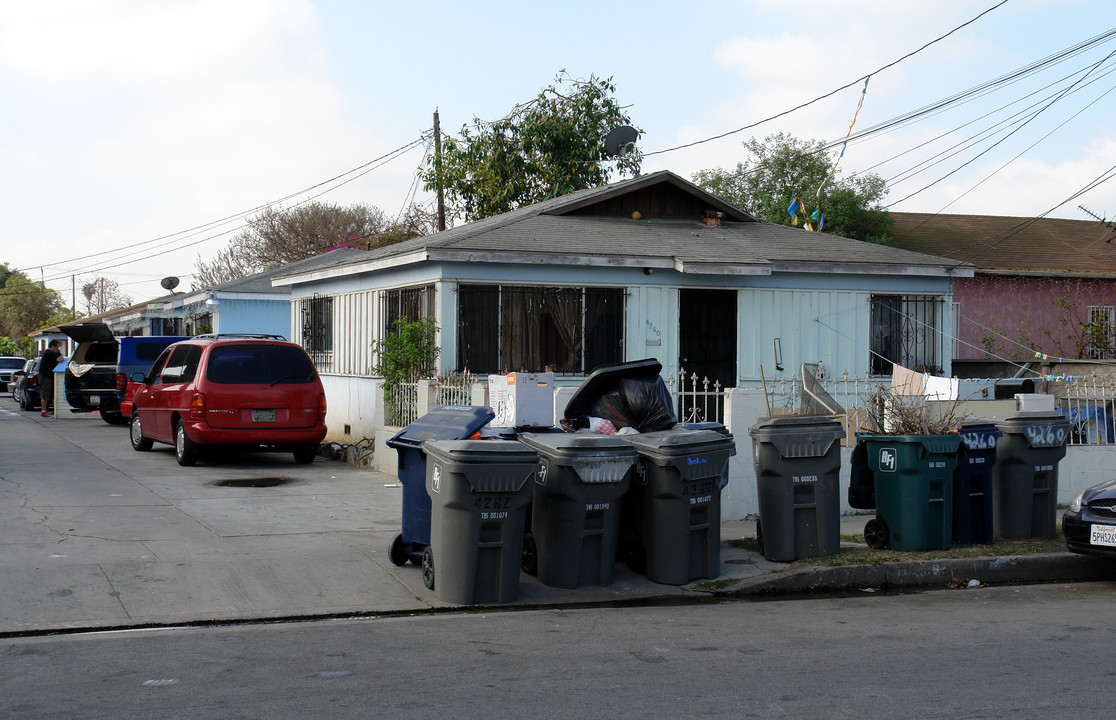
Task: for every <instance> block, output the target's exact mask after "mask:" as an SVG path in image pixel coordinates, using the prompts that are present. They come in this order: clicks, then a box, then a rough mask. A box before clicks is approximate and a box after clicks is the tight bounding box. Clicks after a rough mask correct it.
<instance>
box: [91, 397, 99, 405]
mask: <svg viewBox="0 0 1116 720" xmlns="http://www.w3.org/2000/svg"><path fill="white" fill-rule="evenodd" d="M89 404H90V405H100V404H101V396H100V395H90V396H89Z"/></svg>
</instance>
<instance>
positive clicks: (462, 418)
mask: <svg viewBox="0 0 1116 720" xmlns="http://www.w3.org/2000/svg"><path fill="white" fill-rule="evenodd" d="M494 417H496V413H495V412H493V410H492V408H490V407H475V406H472V405H443V406H442V407H436V408H434V409H433V410H431V411H430V412H428V413H426V414H425V415H423V416H422V417H420V418H419V419H418V420H415V421H414V422H413V423H411V424H410V425H408V426H407V427H405V428H403V429H402V430H400V431H399V432H397V433H395V435H393V436H392V437H391V438H390V439H389V440H388V441H387V446H388V447H390V448H396V449H399V448H415V449H421V448H422V444H423V443H424V442H425V441H427V440H464V439H466V438H468V437H471V436H472V435H473V433H475V432H476V431H478V430H480V429H481V428H482V427H484V426H485V425H487V424H488V422H489V421H490V420H492V418H494Z"/></svg>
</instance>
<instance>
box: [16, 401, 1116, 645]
mask: <svg viewBox="0 0 1116 720" xmlns="http://www.w3.org/2000/svg"><path fill="white" fill-rule="evenodd" d="M401 494H402V491H401V487H400V486H399V483H398V480H397V479H396V477H395V476H393V475H385V474H383V473H378V472H374V471H369V470H364V469H359V468H356V467H353V466H350V465H347V464H344V463H339V462H331V461H324V460H319V461H318V462H315V463H313V464H311V465H296V464H294V463H293V462H292V460H291V457H290V455H289V454H280V455H266V454H257V455H244V456H236V457H231V458H229V459H226V460H215V461H209V462H207V461H205V460H203V461H202V462H200V463H199V464H198V466H197V467H193V468H182V467H179V466H178V464H177V463H176V462H175V460H174V455H173V452H172V450H171V448H170V447H169V446H156V448H155V449H154V450H152V451H151V452H146V453H139V452H135V451H134V450H132V448H131V446H130V444H129V443H128V438H127V428H126V427H120V426H110V425H107V424H105V423H104V422H102V421H101V420H100V419H99V418H86V417H83V418H79V419H40V418H39V416H38V413H29V412H22V411H20V410H18V408H17V406H16V405H15V403H14V402H12V401H11V398H10V396H9V397H8V398H6V399H0V553H2V556H0V557H2V560H0V567H2V573H3V574H2V577H3V582H2V583H0V635H12V634H31V633H42V632H56V631H74V630H79V629H104V628H125V627H146V626H164V625H178V624H187V623H204V622H231V621H251V620H274V619H295V618H317V617H336V616H348V615H378V614H410V613H425V612H432V611H438V610H445V609H454V608H461V607H462V606H456V605H448V604H446V603H443V602H440V601H439V600H438V599H437V598H436V597H435V596H434V594H433V593H432V592H431V591H429V590H427V588H426V587H425V586H424V585H423V582H422V577H421V570H420V569H419V568H418V567H415V566H413V565H410V564H408V565H405V566H403V567H396V566H395V565H393V564H392V563H391V562H390V560H389V559H388V544H389V543H390V541H391V539H392V537H393V536H394V535H395V534H396V533H398V532H399V529H400V517H401ZM869 517H870V516H867V515H859V516H850V517H845V518H843V519H842V533H845V534H858V533H860V532H861V530H862V529H863V525H864V522H865V521H866V520H867V519H868V518H869ZM754 536H755V523H753V522H747V521H732V522H725V523H723V525H722V530H721V537H722V540H723V541H725V542H724V543H723V544H722V555H721V560H722V573H721V576H720V578H718V581H717V582H715V583H710V584H709V585H708V586H706V587H705V588H704V589H703V588H702V583H701V582H696V583H693V584H691V585H687V586H684V587H675V586H669V585H660V584H656V583H653V582H650V581H648V580H647V578H646V577H644V576H642V575H639V574H636V573H633V572H631V571H630V570H628V568H627V567H626V566H624V564H623V563H619V564H617V567H616V577H615V580H614V582H613V583H612V584H611V585H609V586H608V587H583V588H578V589H575V590H567V589H561V588H552V587H548V586H546V585H543V584H541V583H540V582H538V580H537V579H535V578H533V577H530V576H527V575H521V579H520V584H519V597H518V599H517V601H516V602H514V603H513V604H512V607H522V608H530V607H540V606H579V605H593V604H609V603H625V602H640V601H644V602H646V601H679V600H685V599H693V598H708V597H714V596H732V597H749V596H762V595H771V594H786V593H798V592H843V591H847V590H860V589H873V590H878V589H886V588H894V587H911V586H919V585H938V586H941V585H945V584H948V583H949V582H952V581H956V580H959V579H968V578H979V579H980V580H981V581H982V582H997V583H999V582H1043V581H1054V580H1057V581H1069V580H1083V579H1091V578H1098V577H1112V576H1113V574H1112V566H1111V565H1110V564H1108V563H1106V562H1103V561H1098V560H1095V559H1090V558H1085V557H1081V556H1077V555H1071V554H1069V553H1054V554H1050V555H1039V556H1024V557H1014V558H987V559H980V560H966V561H935V562H928V563H899V564H893V565H887V566H877V567H844V568H800V569H794V570H788V569H787V566H786V565H785V564H782V563H773V562H769V561H767V560H765V559H764V558H763V557H762V556H761V555H759V554H757V553H755V552H751V551H748V550H744V549H740V548H734V547H731V546H730V545H728V543H727V541H729V540H732V539H735V538H744V537H754Z"/></svg>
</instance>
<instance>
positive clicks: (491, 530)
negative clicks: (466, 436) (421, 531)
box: [422, 440, 541, 604]
mask: <svg viewBox="0 0 1116 720" xmlns="http://www.w3.org/2000/svg"><path fill="white" fill-rule="evenodd" d="M423 450H425V451H426V492H427V493H428V494H429V495H430V545H428V546H427V547H426V549H425V550H423V556H422V575H423V578H422V579H423V582H424V583H425V584H426V586H427V587H428V588H431V589H433V590H434V595H435V596H437V597H438V599H440V600H443V601H445V602H451V603H460V604H470V603H504V602H511V601H512V600H515V599H516V597H517V596H518V594H519V562H520V558H521V556H522V553H523V524H524V521H525V518H526V515H527V512H526V509H527V505H528V503H530V502H531V492H532V489H533V486H534V482H532V481H533V479H534V476H535V473H537V472H538V471H539V470H540V469H541V466H540V463H539V456H538V453H536V452H535V451H534V450H531V449H529V448H527V447H526V446H525V445H523V444H521V443H518V442H512V441H508V440H427V441H426V442H424V443H423Z"/></svg>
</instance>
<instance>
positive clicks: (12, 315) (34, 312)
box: [0, 264, 62, 347]
mask: <svg viewBox="0 0 1116 720" xmlns="http://www.w3.org/2000/svg"><path fill="white" fill-rule="evenodd" d="M0 279H2V280H3V286H2V287H0V336H2V337H6V338H9V339H11V340H12V341H14V342H15V343H17V344H18V345H20V347H25V346H26V347H30V344H29V341H28V340H27V333H29V332H34V331H35V330H40V329H42V328H44V327H50V325H51V319H52V318H53V317H54V316H55V315H57V314H58V313H59V312H60V311H61V310H62V296H61V295H59V294H58V293H57V292H55V291H54V290H51V289H50V288H48V287H46V286H45V285H43V283H41V282H34V281H32V280H31V279H30V278H28V277H27V276H26V275H24V274H23V273H21V272H19V271H18V270H12V269H10V268H9V267H8V266H7V265H6V264H0Z"/></svg>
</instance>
